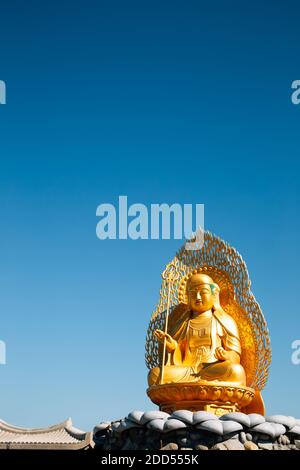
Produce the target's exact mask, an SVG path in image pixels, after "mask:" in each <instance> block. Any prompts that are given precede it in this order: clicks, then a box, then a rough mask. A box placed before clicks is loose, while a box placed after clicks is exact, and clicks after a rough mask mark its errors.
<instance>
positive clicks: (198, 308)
mask: <svg viewBox="0 0 300 470" xmlns="http://www.w3.org/2000/svg"><path fill="white" fill-rule="evenodd" d="M219 291H220V289H219V286H218V284H216V283H215V282H214V281H213V280H212V278H211V277H209V276H207V274H201V273H196V274H193V275H192V276H191V277H190V278H189V280H188V283H187V295H188V304H189V307H190V309H191V310H192V311H193V312H195V313H203V312H206V311H207V310H211V309H212V308H213V307H214V306H215V305H216V303H218V294H219Z"/></svg>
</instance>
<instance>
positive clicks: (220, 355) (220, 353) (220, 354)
mask: <svg viewBox="0 0 300 470" xmlns="http://www.w3.org/2000/svg"><path fill="white" fill-rule="evenodd" d="M215 356H216V358H217V359H219V361H226V360H228V359H230V354H229V351H226V350H225V349H224V348H222V347H219V348H216V350H215Z"/></svg>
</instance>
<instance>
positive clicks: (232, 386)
mask: <svg viewBox="0 0 300 470" xmlns="http://www.w3.org/2000/svg"><path fill="white" fill-rule="evenodd" d="M171 268H172V270H173V274H172V275H171V274H170V273H171V271H170V269H171ZM166 272H169V274H168V275H166ZM162 277H163V282H162V288H161V292H160V302H159V304H158V306H157V308H156V310H155V311H154V313H153V315H152V318H151V321H150V325H149V328H148V333H147V341H146V363H147V366H148V368H149V374H148V385H149V388H148V390H147V393H148V396H149V397H150V399H151V400H152V401H153V402H154V403H156V404H158V405H159V406H160V409H162V410H164V411H168V412H172V411H174V410H176V409H189V410H192V411H196V410H207V411H211V412H214V413H216V414H219V415H221V414H224V413H227V412H229V411H243V412H245V413H252V412H257V413H261V414H264V403H263V400H262V397H261V393H260V391H261V389H262V388H263V386H264V385H265V383H266V380H267V377H268V368H269V365H270V361H271V347H270V340H269V333H268V329H267V326H266V322H265V319H264V317H263V314H262V312H261V310H260V307H259V305H258V304H257V302H256V300H255V298H254V296H253V294H252V292H251V290H250V280H249V275H248V271H247V268H246V265H245V263H244V261H243V259H242V257H241V256H240V254H239V253H238V252H237V251H236V250H235V249H234V248H231V247H230V246H229V245H228V244H227V243H226V242H224V241H223V240H221V239H220V238H218V237H215V236H214V235H212V234H210V233H209V232H205V233H204V245H203V247H202V248H201V249H200V250H194V251H187V250H185V247H183V248H181V249H180V250H179V252H178V253H177V254H176V256H175V257H174V258H173V260H172V261H171V263H169V264H168V265H167V268H166V270H165V271H164V273H163V276H162Z"/></svg>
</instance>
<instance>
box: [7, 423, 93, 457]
mask: <svg viewBox="0 0 300 470" xmlns="http://www.w3.org/2000/svg"><path fill="white" fill-rule="evenodd" d="M90 445H91V433H90V432H84V431H81V430H80V429H76V428H74V427H73V425H72V420H71V418H69V419H67V420H66V421H63V422H62V423H59V424H55V425H54V426H49V427H48V428H23V427H17V426H13V425H11V424H8V423H6V422H5V421H2V420H0V449H50V450H51V449H55V450H59V449H61V450H67V449H70V450H76V449H84V448H87V447H89V446H90Z"/></svg>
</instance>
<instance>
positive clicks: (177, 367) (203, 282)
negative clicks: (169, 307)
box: [148, 273, 246, 385]
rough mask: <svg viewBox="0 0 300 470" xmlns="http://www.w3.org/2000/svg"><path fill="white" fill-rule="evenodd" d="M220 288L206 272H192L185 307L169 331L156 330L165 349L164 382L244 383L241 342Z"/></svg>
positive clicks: (156, 375)
mask: <svg viewBox="0 0 300 470" xmlns="http://www.w3.org/2000/svg"><path fill="white" fill-rule="evenodd" d="M219 292H220V288H219V286H218V284H216V283H215V282H214V281H213V280H212V278H211V277H209V276H207V275H206V274H201V273H196V274H193V275H192V276H191V277H190V279H189V281H188V285H187V293H188V309H187V310H186V312H184V314H183V315H182V316H181V317H180V321H179V322H178V321H177V322H175V324H174V322H173V325H172V328H171V333H170V334H169V333H164V332H163V331H162V330H156V331H155V336H156V337H157V339H158V340H159V341H160V342H162V343H163V342H164V340H165V338H166V348H167V351H168V356H169V357H168V359H167V364H166V366H165V368H164V383H172V382H197V381H199V380H200V379H202V380H220V381H226V382H228V383H229V382H233V383H236V384H240V385H246V375H245V371H244V368H243V366H242V365H241V364H240V356H241V344H240V339H239V333H238V328H237V325H236V323H235V321H234V320H233V319H232V318H231V317H230V316H229V315H228V314H227V313H226V312H224V310H223V309H222V307H221V306H220V303H219ZM160 377H161V368H160V367H156V368H154V369H152V370H151V371H150V373H149V377H148V383H149V385H154V384H159V381H160Z"/></svg>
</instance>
